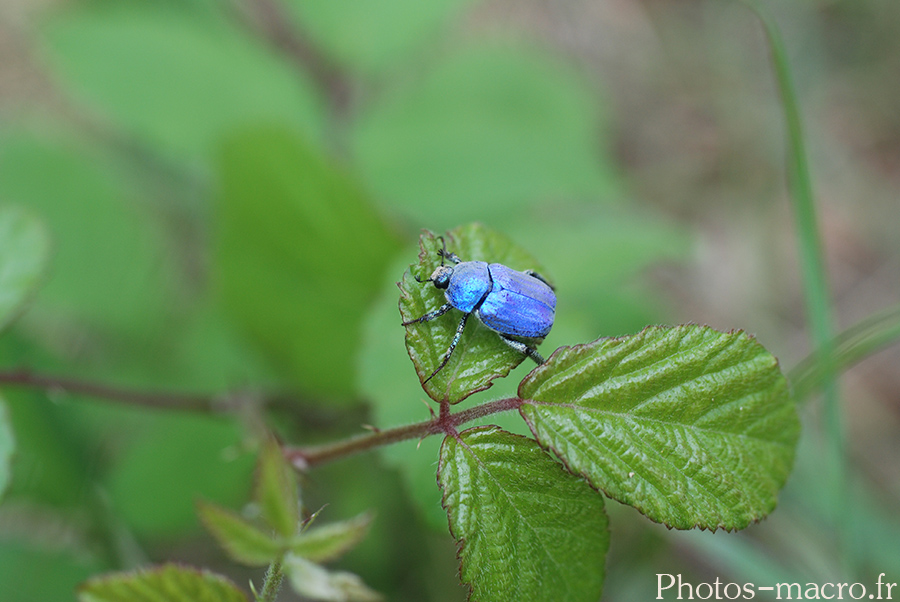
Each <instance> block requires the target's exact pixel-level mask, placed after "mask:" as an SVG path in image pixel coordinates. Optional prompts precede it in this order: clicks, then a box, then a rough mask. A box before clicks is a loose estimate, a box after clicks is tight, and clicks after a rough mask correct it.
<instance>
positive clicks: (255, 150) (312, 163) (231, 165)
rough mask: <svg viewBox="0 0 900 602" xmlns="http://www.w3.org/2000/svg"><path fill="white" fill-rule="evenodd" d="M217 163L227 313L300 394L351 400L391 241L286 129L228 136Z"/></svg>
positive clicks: (348, 185)
mask: <svg viewBox="0 0 900 602" xmlns="http://www.w3.org/2000/svg"><path fill="white" fill-rule="evenodd" d="M219 166H220V174H221V180H222V184H221V186H222V203H221V211H220V214H219V216H218V249H217V257H216V261H217V264H218V265H217V270H218V272H219V281H220V285H221V294H222V299H223V303H224V307H225V310H226V311H227V313H228V315H229V317H230V318H231V319H232V320H233V321H234V322H235V324H237V325H238V326H239V327H240V328H241V330H242V332H244V333H245V334H247V335H249V337H250V338H251V339H252V340H253V341H254V342H255V343H256V344H257V345H258V347H259V348H260V350H261V351H262V352H264V353H265V354H266V356H267V357H268V358H269V359H270V361H272V363H273V365H274V366H276V367H277V368H278V369H280V371H281V373H282V374H284V375H285V377H286V378H289V379H291V380H292V382H294V383H295V384H296V385H297V386H298V387H301V388H302V389H303V390H306V391H311V392H314V393H320V394H327V395H331V396H344V397H345V398H346V397H349V396H350V394H351V393H352V392H353V390H354V386H353V385H354V379H353V377H352V375H353V373H354V371H355V366H356V354H357V346H358V344H359V337H360V329H361V324H362V318H363V315H364V313H365V310H366V308H367V307H368V305H369V303H370V302H371V301H372V299H373V297H374V296H375V293H376V291H377V289H378V284H379V283H380V281H381V275H382V271H383V270H384V269H385V267H386V266H387V263H388V261H389V260H390V257H391V255H392V254H393V253H394V251H395V250H396V242H395V240H394V238H393V236H392V234H391V233H390V232H389V231H388V230H387V227H386V225H385V223H384V222H383V221H382V219H381V218H380V216H379V215H378V214H377V213H376V212H375V210H374V209H373V208H372V207H371V206H370V205H369V203H368V199H366V197H365V196H364V195H363V193H362V192H360V190H359V189H358V188H357V186H356V184H355V183H354V182H353V181H352V179H351V178H350V177H349V176H348V175H347V174H345V173H343V172H341V171H340V170H339V169H337V168H335V167H334V166H332V165H331V164H330V163H329V162H328V161H327V160H326V159H325V158H323V157H321V156H319V155H318V154H316V153H315V152H314V151H312V150H311V149H310V148H308V147H307V146H306V145H305V144H304V143H303V142H302V141H301V140H300V139H298V138H296V137H294V136H292V135H290V134H288V133H286V132H284V131H283V130H280V129H276V128H272V129H261V130H254V131H252V132H247V133H246V134H244V135H241V136H236V137H234V138H231V139H230V140H229V142H228V143H226V144H225V145H224V147H223V152H222V155H221V161H220V164H219Z"/></svg>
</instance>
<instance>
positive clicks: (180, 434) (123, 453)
mask: <svg viewBox="0 0 900 602" xmlns="http://www.w3.org/2000/svg"><path fill="white" fill-rule="evenodd" d="M120 415H121V414H120ZM121 416H123V418H120V422H122V421H123V420H124V419H125V418H124V416H129V419H134V418H135V415H134V414H130V415H128V414H125V415H121ZM139 421H140V423H141V425H142V427H143V428H140V429H139V428H136V427H134V426H132V425H130V424H128V423H127V422H126V423H125V427H124V428H123V430H122V433H120V436H123V437H125V438H127V439H128V445H127V446H123V447H122V448H121V449H118V451H117V454H116V456H117V457H116V462H115V464H114V465H113V466H112V467H111V468H110V473H109V475H108V476H107V478H106V479H105V485H106V487H107V490H108V491H109V494H110V498H111V504H112V506H113V507H115V508H116V509H117V510H118V511H119V512H120V513H121V516H122V517H123V519H124V520H125V521H127V523H128V525H129V526H130V528H131V529H132V530H133V531H134V532H135V533H137V534H139V535H142V536H146V537H156V538H159V537H177V536H179V535H180V534H182V533H183V532H184V531H185V530H186V529H192V528H196V526H197V513H196V511H195V509H194V502H195V501H196V500H197V498H203V499H207V500H211V501H214V502H216V503H219V504H222V505H223V506H226V507H228V506H236V505H238V504H239V503H241V502H242V501H243V500H244V499H245V497H246V495H247V485H246V484H247V482H248V481H250V480H251V479H252V477H253V460H254V458H253V456H252V454H249V453H240V449H241V447H240V446H241V441H242V432H241V428H240V426H239V425H238V424H236V423H234V422H232V421H217V420H210V419H209V417H208V416H198V415H197V416H195V415H186V414H173V413H168V414H158V413H157V414H150V413H148V412H146V411H144V412H142V413H140V415H139ZM83 453H87V452H83ZM83 462H87V463H88V466H89V465H90V463H89V460H84V461H83ZM82 470H84V469H82Z"/></svg>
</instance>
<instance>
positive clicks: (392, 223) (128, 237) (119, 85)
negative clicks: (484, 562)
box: [0, 0, 900, 602]
mask: <svg viewBox="0 0 900 602" xmlns="http://www.w3.org/2000/svg"><path fill="white" fill-rule="evenodd" d="M766 4H767V5H770V9H771V10H772V12H773V15H774V17H775V19H776V21H777V23H778V24H779V26H780V28H781V29H782V32H783V35H784V38H785V43H786V45H787V50H788V56H789V60H790V62H791V65H792V67H793V72H794V74H795V78H796V82H795V83H796V86H797V89H798V94H799V101H800V105H801V109H802V112H803V119H804V122H805V126H806V136H807V142H808V145H809V152H810V160H811V170H812V174H813V178H814V183H813V184H814V190H815V193H816V196H817V201H818V209H819V219H820V226H821V232H822V236H823V241H824V247H825V252H826V264H827V268H828V273H829V278H830V284H831V289H832V292H833V302H834V303H835V305H836V310H835V313H836V316H837V322H838V323H837V325H836V327H837V328H839V329H843V328H847V327H849V326H851V325H853V324H855V323H857V322H858V321H860V320H862V319H864V318H866V317H867V316H870V315H871V314H873V313H874V312H877V311H879V310H881V309H883V308H886V307H889V306H894V305H896V304H897V303H898V301H900V277H898V276H900V237H898V235H897V234H898V225H900V211H898V209H900V207H898V199H900V110H898V109H900V3H897V2H894V1H892V0H854V1H852V2H851V1H849V0H847V1H840V0H807V1H803V2H791V3H784V2H774V1H773V2H768V3H766ZM784 138H785V132H784V123H783V118H782V107H781V105H780V104H779V97H778V91H777V89H776V87H775V84H774V78H773V72H772V67H771V64H770V60H769V55H768V50H767V46H766V44H765V39H764V36H763V33H762V30H761V28H760V26H759V23H758V21H757V20H756V18H755V17H754V16H753V15H752V13H750V12H749V11H748V10H747V9H746V7H744V6H743V5H742V4H741V3H739V2H732V1H724V0H716V1H712V0H709V1H705V0H683V1H679V2H666V1H662V0H643V1H625V0H608V1H606V2H593V1H589V0H569V1H567V2H547V1H544V0H520V1H518V2H510V1H509V0H484V1H481V2H477V1H475V0H431V1H430V2H425V3H422V2H413V1H412V0H381V1H379V2H352V1H349V0H306V1H303V0H155V1H152V2H151V1H149V0H116V1H112V0H90V1H86V0H66V1H63V0H41V1H37V2H34V1H32V2H27V1H25V0H2V2H0V203H2V204H13V205H18V206H24V207H26V208H27V209H28V210H29V211H31V212H32V213H33V214H35V215H37V216H38V217H39V218H40V219H41V220H42V221H43V222H44V223H45V225H46V226H47V229H48V230H49V232H50V234H51V237H52V241H53V257H52V262H51V267H50V272H49V274H48V276H47V278H46V282H45V284H44V286H43V287H42V288H41V290H40V291H39V294H38V295H37V297H36V298H35V299H34V302H33V304H32V305H31V306H30V307H29V309H28V311H27V312H26V313H25V314H24V315H23V316H22V317H21V318H20V319H19V320H18V321H17V322H16V324H15V325H14V326H13V327H12V328H11V329H10V330H8V331H7V332H5V333H4V334H3V336H2V337H0V371H8V370H12V369H16V368H23V367H25V368H29V369H31V370H33V371H34V372H35V373H40V374H49V375H53V376H65V377H72V378H78V379H81V380H85V381H89V382H95V383H103V384H105V385H109V386H115V387H124V388H128V389H129V390H137V391H164V392H178V393H196V394H200V395H204V396H205V395H210V396H214V397H216V398H220V399H228V400H230V401H232V402H233V401H234V400H236V399H237V400H239V401H240V402H241V403H242V411H241V412H237V413H226V412H223V413H216V414H214V415H208V414H203V413H197V412H190V411H163V410H153V409H146V408H143V409H142V408H135V407H129V406H128V404H124V403H118V402H113V401H108V400H107V401H104V400H100V399H98V398H96V397H90V396H73V395H66V394H62V393H60V392H55V391H53V390H52V389H51V390H50V391H43V390H41V389H40V388H34V387H30V388H29V387H13V386H7V387H2V390H3V397H4V399H5V401H6V405H7V406H8V412H9V414H10V415H11V418H12V424H13V430H14V432H15V436H16V440H17V455H16V457H15V460H14V464H13V479H12V483H11V486H10V490H9V491H8V492H7V494H6V497H5V499H4V503H3V505H2V506H0V600H4V601H7V602H19V601H28V602H31V601H34V600H41V601H54V600H71V599H72V598H73V594H72V591H73V588H74V587H75V586H76V584H77V583H79V582H80V581H81V580H83V579H84V578H86V577H88V576H90V575H94V574H97V573H100V572H103V571H108V570H118V569H123V568H130V567H133V566H137V565H140V564H144V563H150V562H161V561H164V560H180V561H184V562H187V563H189V564H192V565H195V566H206V567H210V568H212V569H214V570H217V571H220V572H222V573H224V574H227V575H229V576H231V577H232V578H233V579H234V580H235V582H236V583H238V584H241V585H243V584H246V583H247V579H248V578H253V579H254V580H256V582H257V583H259V582H260V581H261V578H262V574H261V572H258V571H257V572H255V571H248V570H246V569H242V568H240V567H238V566H236V565H234V564H232V563H230V562H229V561H228V560H227V559H226V558H225V556H224V554H223V553H222V552H221V551H220V550H219V549H217V548H216V546H215V545H214V543H213V541H212V539H211V538H210V537H209V536H208V535H207V534H205V533H204V532H203V531H202V530H201V528H200V527H199V525H198V522H197V519H196V517H195V513H194V506H193V503H194V500H195V499H198V498H203V499H209V500H214V501H217V502H220V503H222V504H225V505H228V506H229V507H232V508H239V507H240V506H241V505H242V504H244V503H245V502H246V501H247V500H248V498H249V493H250V488H251V482H252V472H253V462H254V454H255V450H254V449H253V446H252V445H250V444H249V443H248V441H249V438H248V433H249V432H250V431H251V430H252V429H251V428H250V427H249V426H248V425H249V424H252V423H254V421H255V420H256V419H257V418H258V417H259V415H260V412H261V409H260V408H261V407H262V406H264V405H266V404H268V405H269V406H270V408H271V410H270V412H269V413H268V414H267V419H268V421H269V424H270V425H271V426H272V427H273V428H275V429H277V430H278V431H279V433H280V434H281V436H282V437H283V438H284V439H285V440H286V441H288V442H293V443H304V444H308V443H315V442H318V441H325V440H331V439H336V438H340V437H344V436H347V435H350V434H355V433H358V432H361V425H363V424H374V425H377V426H379V427H388V426H392V425H396V424H401V423H404V422H412V421H418V420H424V419H427V418H428V408H427V402H424V400H425V395H424V393H423V391H422V390H421V388H420V387H419V384H418V381H417V379H416V375H415V372H414V370H413V367H412V365H411V363H410V362H409V359H408V357H407V356H406V352H405V349H404V346H403V328H401V327H400V325H399V322H400V319H399V313H398V311H397V298H398V291H397V288H396V286H395V284H394V283H395V282H397V281H398V280H399V279H400V277H401V275H402V273H403V271H404V270H405V269H406V267H407V266H408V265H409V264H410V263H413V262H414V261H415V260H416V254H417V247H416V244H417V238H418V234H419V232H420V230H421V229H422V228H429V229H431V230H434V231H443V230H445V229H447V228H452V227H455V226H457V225H461V224H464V223H467V222H471V221H481V222H483V223H485V224H487V225H489V226H490V227H492V228H495V229H498V230H500V231H502V232H504V233H506V234H508V235H509V236H510V237H511V238H513V239H514V240H515V241H516V242H518V243H519V244H520V245H522V246H523V247H525V248H526V249H527V250H529V251H530V252H531V253H533V254H534V255H535V256H536V257H539V258H540V260H541V263H542V265H543V266H544V267H545V270H546V272H547V274H548V276H549V277H550V278H551V279H552V280H553V281H554V282H555V284H556V287H557V293H558V295H559V309H558V314H557V321H556V325H555V327H554V331H553V333H551V335H550V337H548V339H547V341H546V342H545V343H544V346H543V349H544V350H545V351H546V352H548V353H549V351H550V350H552V349H553V348H555V347H556V346H559V345H565V344H574V343H580V342H586V341H589V340H592V339H595V338H597V337H599V336H610V335H620V334H626V333H633V332H636V331H638V330H640V329H641V328H642V327H643V326H644V325H646V324H650V323H681V322H698V323H703V324H709V325H711V326H714V327H716V328H720V329H725V330H729V329H733V328H742V329H745V330H747V331H749V332H751V333H753V334H755V335H756V336H757V337H758V339H759V340H760V341H761V342H762V344H763V345H765V346H766V347H767V348H768V349H770V350H771V351H772V352H773V353H774V354H775V355H776V356H778V357H779V358H780V360H781V363H782V366H783V367H784V368H785V370H787V371H789V370H790V369H791V368H792V367H794V366H795V365H796V364H797V363H798V362H799V361H800V360H802V359H803V358H804V357H805V356H806V355H807V354H808V353H809V351H810V348H811V347H810V342H809V337H810V335H809V328H808V324H807V319H806V316H805V312H804V306H803V290H802V284H801V282H800V268H799V265H798V256H797V250H796V249H797V240H796V236H795V224H794V220H793V217H792V212H791V209H790V205H789V203H788V197H787V192H786V185H785V170H784V160H785V153H784ZM898 361H900V353H898V350H897V349H888V350H886V351H883V352H881V353H879V354H877V355H874V356H872V357H870V358H868V359H866V360H865V361H863V362H862V363H860V364H859V365H857V366H855V367H854V368H852V369H851V370H849V371H847V372H846V373H845V374H844V375H843V376H842V381H841V387H840V395H841V399H842V403H843V408H844V413H845V417H846V421H847V436H848V448H847V449H848V462H849V463H850V469H849V473H850V475H851V477H852V485H853V487H852V488H851V489H848V490H846V491H843V492H840V493H839V494H838V495H844V496H846V508H847V512H846V514H845V515H844V516H843V517H842V518H841V522H844V523H845V524H847V525H849V528H848V529H847V531H849V532H850V533H851V534H852V537H851V538H850V539H849V540H847V539H846V538H840V537H836V533H837V532H839V531H840V528H838V527H837V526H836V522H835V517H834V515H833V512H832V510H831V509H832V507H833V506H834V504H832V503H831V502H832V501H833V498H834V497H835V495H836V494H835V492H834V491H829V490H828V488H827V487H825V486H824V485H823V478H822V474H821V473H820V472H819V471H820V470H821V463H820V458H821V455H822V449H821V445H820V442H819V439H820V437H819V433H820V432H821V426H820V416H819V415H820V413H821V412H820V409H819V406H820V400H819V399H818V398H812V399H811V400H810V401H809V403H807V404H806V406H805V407H804V408H803V412H802V413H803V417H804V423H805V424H804V426H805V430H804V436H803V439H802V442H801V448H800V450H799V453H798V458H797V463H796V469H795V472H794V474H793V475H792V477H791V479H790V481H789V483H788V486H787V488H786V489H785V491H784V492H783V493H782V496H781V501H780V506H779V508H778V510H776V512H775V513H774V514H773V515H772V516H771V517H770V518H768V519H767V520H766V521H764V522H763V523H761V524H759V525H756V526H753V527H751V528H749V529H747V530H746V531H744V532H742V533H740V534H728V533H721V532H720V533H716V534H710V533H700V532H687V533H679V532H670V531H667V530H666V528H665V527H663V526H660V525H656V524H652V523H650V522H649V521H647V520H646V519H644V518H643V517H642V516H640V515H639V514H638V513H637V512H636V511H633V510H632V509H630V508H625V507H622V506H620V505H619V504H617V503H616V502H608V504H607V508H608V512H609V513H610V515H611V529H612V549H611V550H610V555H609V558H608V563H607V570H608V578H607V584H606V588H605V593H604V600H608V601H614V600H639V599H652V598H654V597H655V595H656V594H655V587H656V574H657V573H670V574H676V573H682V574H683V576H684V579H685V580H689V581H691V582H693V583H698V582H700V581H709V582H711V581H713V580H714V579H715V578H716V577H719V578H720V579H721V580H722V581H723V582H727V581H735V582H738V583H744V582H748V581H749V582H752V583H756V584H759V585H766V584H767V583H768V584H774V583H775V582H776V581H785V580H790V581H799V582H802V583H805V582H807V581H813V582H818V583H822V582H825V581H838V580H843V581H850V582H853V581H863V582H865V583H870V582H872V583H873V582H874V580H875V578H876V577H877V575H878V574H879V573H881V572H884V573H887V581H900V545H898V544H897V542H900V518H898V516H900V512H898V511H900V461H898V460H900V437H898V436H897V433H898V429H900V393H898V391H900V371H898V370H897V369H896V366H897V365H898ZM528 369H529V367H528V366H526V365H523V366H522V367H520V368H519V369H518V370H517V371H516V372H515V373H514V374H513V375H511V377H510V378H508V379H505V380H506V381H509V382H507V383H504V384H501V385H496V386H495V387H494V388H493V389H491V390H489V391H486V392H484V393H482V394H480V395H478V396H475V397H473V398H470V399H469V400H467V402H465V404H464V405H467V404H474V403H478V402H481V401H484V400H486V399H490V398H494V397H498V396H501V395H504V394H511V393H512V392H513V391H514V386H515V384H516V383H517V382H518V380H520V379H521V377H522V376H523V375H524V374H525V373H526V372H527V370H528ZM236 392H239V394H238V393H236ZM514 418H515V417H502V418H501V420H500V421H501V422H502V423H503V425H504V426H505V427H507V428H510V429H514V430H517V431H519V432H521V430H522V427H521V426H520V425H517V424H516V423H515V420H514ZM439 443H440V442H439V441H438V440H437V439H436V438H432V439H428V440H425V441H423V442H422V444H421V445H420V446H417V444H416V442H409V443H406V444H402V445H398V446H395V447H392V448H390V449H386V450H383V451H381V452H378V453H372V454H368V455H365V456H360V457H356V458H352V459H349V460H344V461H341V462H338V463H335V464H332V465H328V466H325V467H323V468H321V469H317V470H316V471H314V472H312V473H311V474H310V475H309V476H308V477H306V478H305V479H304V482H303V495H304V500H305V502H306V505H307V507H309V508H310V509H312V510H316V509H318V508H320V507H322V506H323V505H326V504H327V508H325V510H324V512H323V514H322V517H323V520H329V521H330V520H340V519H345V518H349V517H350V516H352V515H354V514H355V513H357V512H359V511H362V510H365V509H373V510H374V511H375V512H376V514H377V519H376V522H375V525H374V527H373V531H372V533H371V534H370V535H369V537H368V538H367V540H366V541H365V542H364V544H363V545H362V546H361V547H360V548H358V549H357V550H355V551H354V552H352V553H351V554H350V555H349V556H347V557H346V558H345V559H344V560H343V561H342V562H340V563H339V566H340V567H341V568H344V569H347V570H351V571H354V572H357V573H359V574H360V575H362V576H363V578H364V579H365V580H366V582H367V583H368V584H370V585H371V586H372V587H374V588H375V589H378V590H379V591H381V592H383V593H385V595H386V597H387V599H389V600H398V601H400V600H404V601H405V600H409V601H421V600H433V601H436V602H442V601H460V600H463V599H465V590H464V589H463V588H462V587H460V586H459V585H458V582H457V561H456V559H455V547H454V543H453V542H452V540H451V538H450V536H449V534H448V533H447V526H446V515H445V514H443V512H442V510H441V508H440V506H439V493H438V489H437V486H436V484H435V479H434V472H435V466H436V456H437V448H438V445H439ZM760 597H761V599H765V598H763V597H762V594H760ZM283 599H285V600H287V599H291V598H290V594H289V593H287V592H285V594H284V597H283Z"/></svg>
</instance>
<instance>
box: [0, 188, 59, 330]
mask: <svg viewBox="0 0 900 602" xmlns="http://www.w3.org/2000/svg"><path fill="white" fill-rule="evenodd" d="M49 256H50V238H49V236H48V235H47V232H46V230H44V226H43V224H41V222H39V221H38V220H37V219H36V218H34V217H33V216H31V215H30V214H29V213H28V212H26V211H23V210H22V209H20V208H18V207H12V206H3V207H0V331H2V330H4V329H5V328H6V326H8V325H9V323H10V322H12V321H13V320H14V319H15V318H16V316H17V315H18V313H19V312H20V311H21V309H22V307H23V306H24V305H25V303H26V302H27V301H28V299H29V298H30V297H31V295H33V294H34V291H35V290H36V289H37V286H38V283H39V282H40V279H41V276H43V274H44V270H45V269H46V267H47V262H48V260H49Z"/></svg>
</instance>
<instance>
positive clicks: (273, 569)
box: [256, 560, 284, 602]
mask: <svg viewBox="0 0 900 602" xmlns="http://www.w3.org/2000/svg"><path fill="white" fill-rule="evenodd" d="M282 580H284V572H282V570H281V562H279V561H277V560H276V561H275V562H273V563H272V564H270V565H269V570H267V571H266V580H265V582H264V583H263V590H262V593H261V594H259V595H258V596H257V597H256V602H275V599H276V598H278V592H279V591H280V590H281V582H282Z"/></svg>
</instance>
